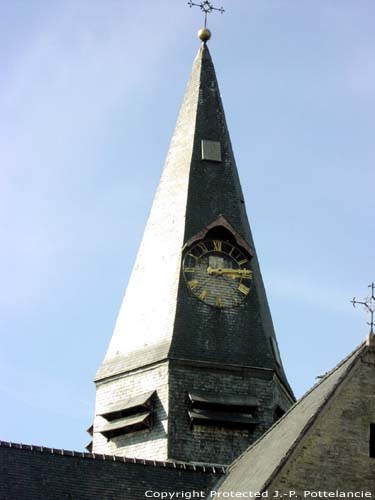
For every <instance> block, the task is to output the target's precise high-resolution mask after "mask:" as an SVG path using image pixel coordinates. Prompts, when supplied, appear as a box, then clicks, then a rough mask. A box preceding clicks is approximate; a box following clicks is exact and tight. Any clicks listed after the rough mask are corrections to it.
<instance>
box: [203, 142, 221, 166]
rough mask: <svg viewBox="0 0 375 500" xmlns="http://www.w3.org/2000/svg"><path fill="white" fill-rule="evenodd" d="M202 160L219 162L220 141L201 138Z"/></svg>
mask: <svg viewBox="0 0 375 500" xmlns="http://www.w3.org/2000/svg"><path fill="white" fill-rule="evenodd" d="M202 160H209V161H217V162H221V145H220V142H218V141H208V140H205V139H202Z"/></svg>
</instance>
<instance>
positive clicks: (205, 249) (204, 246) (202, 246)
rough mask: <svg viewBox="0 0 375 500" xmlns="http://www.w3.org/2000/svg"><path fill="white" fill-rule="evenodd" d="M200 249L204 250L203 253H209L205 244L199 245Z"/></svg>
mask: <svg viewBox="0 0 375 500" xmlns="http://www.w3.org/2000/svg"><path fill="white" fill-rule="evenodd" d="M198 247H199V248H200V249H201V250H202V252H203V253H207V252H208V248H207V247H206V245H205V244H204V243H198Z"/></svg>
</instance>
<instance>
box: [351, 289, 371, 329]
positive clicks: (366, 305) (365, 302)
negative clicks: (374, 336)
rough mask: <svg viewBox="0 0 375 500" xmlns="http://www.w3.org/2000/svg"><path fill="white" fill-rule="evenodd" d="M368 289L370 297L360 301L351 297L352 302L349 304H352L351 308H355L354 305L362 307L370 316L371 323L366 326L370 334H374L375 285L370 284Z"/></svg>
mask: <svg viewBox="0 0 375 500" xmlns="http://www.w3.org/2000/svg"><path fill="white" fill-rule="evenodd" d="M368 288H371V295H369V296H368V297H365V298H364V299H363V300H362V301H359V300H356V298H355V297H353V300H351V301H350V302H351V303H352V304H353V307H355V306H356V304H360V305H361V306H363V307H364V309H365V311H366V312H368V313H370V314H371V321H370V322H367V324H368V325H370V327H371V330H370V333H374V312H375V295H374V293H375V284H374V283H371V285H369V286H368Z"/></svg>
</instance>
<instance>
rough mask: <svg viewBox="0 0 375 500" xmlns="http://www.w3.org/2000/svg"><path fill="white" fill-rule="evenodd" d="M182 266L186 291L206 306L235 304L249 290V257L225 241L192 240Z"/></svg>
mask: <svg viewBox="0 0 375 500" xmlns="http://www.w3.org/2000/svg"><path fill="white" fill-rule="evenodd" d="M182 265H183V273H184V278H185V281H186V284H187V286H188V288H189V289H190V291H191V292H192V293H193V294H194V295H195V296H196V297H197V298H198V299H200V300H201V301H203V302H205V303H206V304H209V305H210V306H214V307H219V308H223V307H235V306H238V305H240V303H241V302H242V301H243V300H244V299H245V297H246V296H247V295H248V293H249V292H250V287H251V280H252V276H253V273H252V271H251V270H250V267H249V259H248V258H247V257H246V256H245V255H244V254H243V253H242V252H241V250H240V249H239V248H238V247H236V246H234V245H232V244H231V243H227V242H226V241H221V240H203V241H200V242H199V243H196V244H195V245H193V246H192V247H191V248H190V249H189V250H188V251H187V252H186V254H185V256H184V259H183V264H182Z"/></svg>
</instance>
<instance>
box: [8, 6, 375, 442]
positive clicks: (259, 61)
mask: <svg viewBox="0 0 375 500" xmlns="http://www.w3.org/2000/svg"><path fill="white" fill-rule="evenodd" d="M222 4H223V5H224V7H225V8H226V13H225V15H223V16H221V15H220V14H216V15H212V16H211V17H210V18H209V26H210V28H211V29H212V31H213V37H212V40H211V42H210V50H211V54H212V56H213V60H214V63H215V66H216V71H217V75H218V79H219V84H220V87H221V92H222V97H223V101H224V107H225V110H226V115H227V121H228V125H229V129H230V133H231V138H232V143H233V147H234V152H235V156H236V159H237V165H238V169H239V173H240V177H241V181H242V186H243V190H244V193H245V199H246V205H247V210H248V214H249V218H250V223H251V226H252V230H253V233H254V238H255V243H256V246H257V251H258V255H259V259H260V263H261V268H262V272H263V277H264V280H265V285H266V289H267V292H268V298H269V302H270V306H271V311H272V314H273V319H274V323H275V328H276V332H277V336H278V340H279V344H280V350H281V354H282V358H283V362H284V366H285V367H286V371H287V374H288V376H289V380H290V383H291V385H292V387H293V388H294V389H295V392H296V394H297V396H300V395H301V394H302V393H303V392H304V391H306V390H307V389H308V388H309V387H310V386H311V385H312V384H313V383H314V381H315V377H316V376H317V375H320V374H322V373H324V372H325V371H327V370H328V369H330V368H332V367H333V366H334V365H335V364H336V363H337V362H338V361H339V360H340V359H341V358H342V357H344V356H345V355H346V354H347V353H349V352H350V351H351V350H353V349H354V348H355V347H356V346H357V345H358V344H359V343H360V342H361V341H362V340H363V339H364V337H365V335H366V333H367V331H368V327H367V325H366V320H367V319H368V318H367V317H366V315H365V313H364V312H363V311H362V310H354V309H353V308H352V306H351V304H350V303H349V300H350V299H351V298H352V297H353V296H354V295H356V296H358V297H360V298H362V297H363V296H365V295H366V294H367V288H366V287H367V285H368V284H369V283H370V282H371V281H372V280H375V269H374V263H373V246H374V233H373V225H374V223H373V220H374V213H375V210H374V209H375V202H374V184H375V183H374V181H375V169H374V159H375V143H374V140H373V134H374V132H373V131H374V125H375V124H374V116H375V37H374V30H373V19H374V17H375V4H374V2H373V0H356V1H355V2H354V1H353V0H314V1H313V2H312V1H310V2H308V1H303V2H301V1H300V0H232V1H229V0H226V1H225V0H223V2H222V3H220V4H219V3H217V5H218V6H221V5H222ZM201 24H202V16H201V14H200V12H199V11H198V9H189V7H188V6H187V5H186V2H185V1H184V0H181V1H176V0H175V1H173V2H171V1H166V0H165V1H163V0H157V1H155V2H150V1H149V0H138V1H137V2H133V1H132V2H130V1H129V0H123V1H119V0H106V1H105V2H104V1H99V0H94V1H93V0H90V1H89V0H87V1H86V0H65V1H62V2H51V1H47V0H32V1H30V2H25V1H22V0H12V2H2V3H1V4H0V151H1V163H0V227H1V234H2V244H1V246H0V276H1V287H0V331H1V350H0V397H1V401H2V408H3V411H2V412H1V414H0V439H2V440H12V441H16V442H24V443H29V444H44V445H46V446H53V447H61V448H65V449H77V450H81V449H83V448H84V446H85V444H86V443H87V442H88V441H89V438H88V436H87V435H86V434H85V429H86V428H87V427H88V426H89V425H90V423H91V421H92V418H93V414H94V399H95V390H94V385H93V383H92V380H93V377H94V374H95V372H96V370H97V369H98V367H99V365H100V363H101V361H102V359H103V357H104V354H105V351H106V349H107V346H108V342H109V340H110V337H111V334H112V330H113V327H114V323H115V320H116V316H117V313H118V310H119V306H120V303H121V300H122V297H123V293H124V290H125V287H126V283H127V280H128V277H129V273H130V271H131V268H132V265H133V263H134V259H135V255H136V252H137V248H138V245H139V243H140V239H141V237H142V232H143V229H144V226H145V223H146V220H147V216H148V213H149V209H150V206H151V202H152V198H153V195H154V192H155V190H156V187H157V183H158V180H159V177H160V174H161V170H162V167H163V163H164V159H165V156H166V153H167V150H168V145H169V141H170V138H171V134H172V132H173V128H174V125H175V121H176V118H177V113H178V109H179V106H180V103H181V99H182V96H183V92H184V88H185V85H186V82H187V78H188V76H189V72H190V69H191V64H192V62H193V59H194V57H195V54H196V51H197V50H198V47H199V42H198V40H197V38H196V31H197V29H198V28H199V27H200V26H201Z"/></svg>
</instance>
